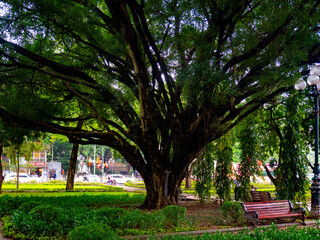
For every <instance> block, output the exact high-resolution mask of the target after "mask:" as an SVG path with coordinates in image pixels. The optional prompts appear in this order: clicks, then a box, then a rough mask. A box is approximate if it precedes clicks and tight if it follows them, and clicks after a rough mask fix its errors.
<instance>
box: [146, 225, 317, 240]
mask: <svg viewBox="0 0 320 240" xmlns="http://www.w3.org/2000/svg"><path fill="white" fill-rule="evenodd" d="M319 236H320V230H319V228H314V227H306V228H298V227H296V226H294V227H290V228H287V229H284V230H283V229H279V228H277V227H276V225H274V224H273V225H271V226H270V227H266V228H256V229H255V230H254V231H251V230H249V229H245V230H243V231H240V232H237V233H232V232H226V233H223V232H219V231H218V232H217V233H204V234H203V235H196V236H195V235H191V234H189V235H178V234H177V235H168V236H165V237H163V238H161V239H162V240H200V239H201V240H238V239H245V240H257V239H272V240H283V239H290V240H302V239H303V240H314V239H319ZM148 239H149V240H156V239H158V237H157V236H152V237H150V238H148Z"/></svg>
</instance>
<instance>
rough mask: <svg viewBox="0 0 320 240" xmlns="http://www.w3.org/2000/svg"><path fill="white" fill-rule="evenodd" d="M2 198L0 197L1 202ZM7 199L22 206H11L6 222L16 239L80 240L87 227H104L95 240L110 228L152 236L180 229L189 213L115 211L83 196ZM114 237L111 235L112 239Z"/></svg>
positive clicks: (169, 208)
mask: <svg viewBox="0 0 320 240" xmlns="http://www.w3.org/2000/svg"><path fill="white" fill-rule="evenodd" d="M1 199H2V198H1V197H0V202H1ZM17 199H19V200H17ZM7 200H8V201H9V200H10V202H11V203H14V202H15V201H17V202H19V203H20V206H18V204H12V206H15V209H13V210H12V214H11V215H10V216H8V217H9V218H10V224H9V223H6V224H7V227H6V229H7V231H8V232H10V233H8V234H9V235H10V237H13V238H15V239H23V238H26V239H41V240H43V239H44V238H54V239H63V238H67V236H73V238H74V239H77V238H75V236H76V233H77V232H81V231H83V232H86V226H92V228H95V227H96V226H100V227H101V229H100V230H99V231H98V232H97V235H93V236H95V238H94V239H100V238H99V236H100V235H101V236H102V235H103V234H105V232H111V230H110V229H112V231H114V232H116V233H119V234H120V235H125V234H130V233H131V234H142V233H143V234H147V233H149V234H150V233H155V232H157V231H158V232H159V231H163V229H164V228H175V227H178V226H179V224H180V223H181V222H182V221H183V220H184V219H185V212H186V209H185V208H183V207H179V206H167V207H166V208H164V209H162V210H159V211H152V212H143V211H141V210H139V209H135V210H132V209H124V208H113V207H108V206H107V204H106V203H105V202H103V201H102V200H101V199H100V197H97V196H94V197H90V196H80V197H79V199H78V197H61V198H59V197H55V198H51V197H43V198H39V197H21V198H20V197H18V198H8V199H7ZM94 200H96V201H94ZM100 200H101V201H100ZM102 202H103V203H104V204H103V205H102ZM101 205H102V206H101ZM7 206H8V205H7ZM0 208H1V205H0ZM106 225H108V226H106ZM9 226H10V227H9ZM71 232H73V233H71ZM110 234H111V233H110ZM112 234H113V233H112ZM112 234H111V235H110V236H113V235H112ZM18 236H19V237H18ZM21 236H24V237H21ZM83 239H85V238H83ZM107 239H111V238H107Z"/></svg>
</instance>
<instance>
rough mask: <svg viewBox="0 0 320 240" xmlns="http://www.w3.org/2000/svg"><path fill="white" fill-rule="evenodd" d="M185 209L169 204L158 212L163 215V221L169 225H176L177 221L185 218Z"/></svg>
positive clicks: (177, 224)
mask: <svg viewBox="0 0 320 240" xmlns="http://www.w3.org/2000/svg"><path fill="white" fill-rule="evenodd" d="M186 210H187V209H185V208H183V207H179V206H176V205H170V206H166V207H165V208H164V209H162V210H160V212H159V213H158V214H163V215H164V216H165V221H166V222H167V224H168V225H169V226H170V227H178V226H179V223H180V222H181V221H182V220H184V219H185V213H186Z"/></svg>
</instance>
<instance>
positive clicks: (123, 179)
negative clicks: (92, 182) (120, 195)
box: [104, 174, 133, 184]
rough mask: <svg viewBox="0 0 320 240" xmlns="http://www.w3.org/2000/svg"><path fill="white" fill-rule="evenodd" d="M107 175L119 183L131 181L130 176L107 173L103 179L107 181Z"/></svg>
mask: <svg viewBox="0 0 320 240" xmlns="http://www.w3.org/2000/svg"><path fill="white" fill-rule="evenodd" d="M108 176H110V178H111V179H114V180H115V181H116V183H121V184H125V183H126V182H129V181H133V179H132V178H127V177H125V176H123V175H122V174H109V175H107V177H106V178H105V179H104V181H105V182H106V181H108Z"/></svg>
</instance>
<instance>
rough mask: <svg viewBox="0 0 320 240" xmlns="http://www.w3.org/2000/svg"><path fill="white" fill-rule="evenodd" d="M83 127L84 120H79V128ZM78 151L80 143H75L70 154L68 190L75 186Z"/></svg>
mask: <svg viewBox="0 0 320 240" xmlns="http://www.w3.org/2000/svg"><path fill="white" fill-rule="evenodd" d="M81 127H82V121H79V122H78V124H77V129H81ZM78 151H79V143H73V145H72V152H71V156H70V163H69V171H68V180H67V186H66V190H72V189H73V188H74V176H75V174H76V167H77V159H78Z"/></svg>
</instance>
